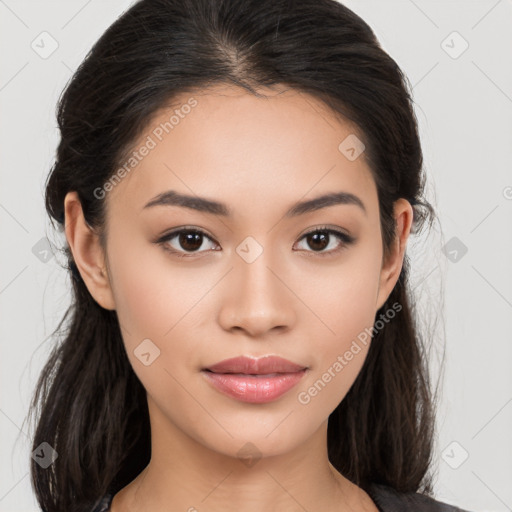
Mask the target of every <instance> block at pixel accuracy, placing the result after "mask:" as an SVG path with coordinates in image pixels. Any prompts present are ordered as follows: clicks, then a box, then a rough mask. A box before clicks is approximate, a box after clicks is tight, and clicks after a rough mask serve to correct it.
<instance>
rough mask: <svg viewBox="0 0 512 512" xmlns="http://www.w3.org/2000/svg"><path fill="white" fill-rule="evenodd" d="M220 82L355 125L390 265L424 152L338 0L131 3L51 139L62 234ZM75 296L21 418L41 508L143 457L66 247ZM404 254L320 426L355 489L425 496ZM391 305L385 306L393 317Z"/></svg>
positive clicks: (52, 196)
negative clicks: (128, 159)
mask: <svg viewBox="0 0 512 512" xmlns="http://www.w3.org/2000/svg"><path fill="white" fill-rule="evenodd" d="M218 83H230V84H235V85H237V86H239V87H243V88H244V89H246V90H247V91H249V92H250V93H252V94H255V95H258V92H257V90H259V89H260V88H261V87H264V86H269V87H270V86H272V85H274V84H284V85H286V86H288V87H290V88H293V89H295V90H298V91H301V92H305V93H309V94H311V95H313V96H315V97H316V98H318V99H320V100H322V101H323V102H324V103H325V104H326V105H327V106H329V107H330V108H331V109H332V111H333V112H335V113H337V114H339V115H340V116H343V118H345V119H348V120H350V121H352V122H353V123H354V124H355V126H357V127H358V129H359V131H360V133H359V135H360V138H361V139H362V140H363V142H364V144H365V146H366V150H365V153H364V157H365V158H366V159H367V161H368V163H369V165H370V167H371V172H372V175H373V177H374V179H375V182H376V185H377V189H378V201H379V211H380V221H381V230H382V244H383V248H384V253H385V255H386V254H388V251H389V248H390V246H391V243H392V241H393V240H394V237H395V222H394V218H393V202H394V201H395V200H397V199H398V198H405V199H407V200H408V201H409V202H410V203H411V204H412V205H413V206H414V213H415V217H414V230H415V231H414V232H418V231H419V228H420V227H421V226H423V225H424V221H425V220H430V223H431V222H432V219H433V217H434V216H435V212H434V210H433V208H432V206H431V205H430V204H429V203H428V201H427V200H426V199H425V197H424V196H423V191H424V184H425V183H424V182H425V177H424V172H423V155H422V150H421V146H420V140H419V134H418V126H417V119H416V116H415V113H414V110H413V100H412V97H411V90H412V89H411V87H410V84H409V82H408V80H407V77H406V76H404V74H403V73H402V71H401V70H400V68H399V67H398V65H397V63H396V62H395V61H394V60H393V59H392V58H391V57H390V56H389V55H388V54H387V53H386V52H385V51H384V50H383V49H382V48H381V47H380V44H379V43H378V41H377V39H376V37H375V35H374V33H373V31H372V30H371V28H370V27H369V26H368V25H367V24H366V23H365V22H364V21H363V20H362V19H361V18H360V17H358V16H357V15H356V14H355V13H353V12H352V11H351V10H349V9H348V8H347V7H345V6H343V5H342V4H340V3H338V2H337V1H334V0H297V1H291V0H141V1H139V2H137V3H136V4H134V5H133V6H132V7H131V8H130V9H129V10H127V11H126V12H125V13H123V15H122V16H120V17H119V18H118V19H117V20H116V21H115V22H114V23H113V24H112V25H111V26H110V27H109V28H108V30H107V31H106V32H105V33H104V34H103V35H102V37H101V38H100V39H99V40H98V41H97V42H96V44H95V45H94V46H93V48H92V49H91V51H90V52H89V54H88V55H87V56H86V58H85V60H84V61H83V62H82V64H81V65H80V67H79V68H78V70H77V71H76V72H75V74H74V76H73V77H72V79H71V80H70V82H69V83H68V84H67V86H66V89H65V90H64V91H63V94H62V96H61V98H60V100H59V104H58V111H57V119H58V124H59V129H60V135H61V138H60V143H59V146H58V150H57V155H56V160H55V163H54V165H53V167H52V169H51V173H50V174H49V176H48V181H47V183H46V198H45V200H46V209H47V211H48V214H49V215H50V217H51V218H52V222H53V221H55V222H57V223H58V225H57V227H58V228H60V229H62V226H63V225H64V220H65V219H64V198H65V196H66V194H67V193H68V192H69V191H77V193H78V196H79V198H80V201H81V203H82V208H83V212H84V216H85V219H86V221H87V223H88V224H89V225H90V226H91V227H93V228H95V229H97V230H98V232H99V233H104V232H103V228H104V213H105V211H104V206H105V201H104V200H101V199H98V198H97V197H96V195H95V193H94V191H95V190H96V189H97V188H98V187H101V186H102V185H103V184H104V183H105V182H106V181H107V180H108V179H109V178H110V177H111V176H112V175H113V173H114V172H115V171H116V170H117V169H118V168H119V166H120V165H121V162H122V161H123V156H124V155H126V154H127V151H128V150H129V148H130V147H131V146H132V145H133V144H134V141H136V139H137V138H138V137H139V136H140V135H141V134H142V133H143V131H144V129H145V128H146V127H147V125H148V122H149V120H150V119H151V118H152V116H153V115H154V114H155V113H156V112H157V110H158V109H159V108H161V107H162V106H164V105H166V104H168V102H169V101H170V100H172V99H173V97H174V96H175V95H177V94H178V93H183V92H184V91H194V90H199V89H202V88H206V87H208V86H210V85H214V84H218ZM62 250H63V252H64V254H65V255H66V258H67V264H66V269H67V271H68V272H69V275H70V277H71V282H72V283H73V292H74V293H73V301H72V304H71V305H70V307H69V308H68V310H67V311H66V314H65V315H64V318H63V319H62V321H61V322H60V323H59V325H58V327H57V329H56V331H55V332H54V334H55V335H58V337H59V338H60V339H59V341H58V343H57V344H56V345H55V346H54V347H53V350H52V352H51V354H50V356H49V359H48V361H47V363H46V365H45V366H44V368H43V371H42V373H41V375H40V377H39V380H38V382H37V387H36V390H35V392H34V396H33V398H32V403H31V407H30V411H29V415H32V414H34V413H36V411H37V415H38V419H37V424H36V428H35V434H34V440H33V450H35V449H36V448H38V447H40V445H41V443H45V442H46V443H48V444H49V445H50V446H51V447H52V448H53V449H54V450H55V451H56V452H57V454H58V456H57V458H56V459H55V460H54V462H53V463H52V464H51V465H50V466H49V467H46V468H45V467H42V465H40V464H39V463H38V462H36V460H35V459H31V477H32V485H33V487H34V489H35V493H36V496H37V499H38V502H39V504H40V505H41V507H42V508H43V510H45V511H46V512H57V511H58V512H63V511H66V512H67V511H69V510H74V511H77V512H80V511H84V512H85V511H89V510H91V507H92V506H93V505H94V504H96V503H97V502H98V499H99V498H100V497H101V496H102V495H104V494H105V493H106V492H107V491H111V492H117V491H118V490H120V489H122V488H123V487H124V486H126V485H127V484H128V483H129V482H131V481H132V480H133V479H134V478H135V477H136V476H137V475H138V474H139V473H140V472H141V471H142V470H143V469H144V468H145V466H146V465H147V464H148V462H149V460H150V457H151V444H150V424H149V415H148V409H147V400H146V392H145V389H144V387H143V386H142V384H141V382H140V381H139V380H138V378H137V377H136V375H135V373H134V372H133V370H132V368H131V365H130V363H129V360H128V358H127V356H126V353H125V349H124V345H123V340H122V336H121V331H120V326H119V323H118V319H117V316H116V312H115V311H109V310H106V309H103V308H102V307H101V306H99V305H98V304H97V303H96V302H95V300H94V299H93V298H92V296H91V295H90V293H89V291H88V289H87V288H86V286H85V284H84V282H83V281H82V279H81V277H80V274H79V273H78V271H77V268H76V265H75V263H74V262H73V258H72V255H71V253H70V250H69V247H67V246H66V247H64V248H63V249H62ZM408 275H409V260H408V257H407V255H406V256H405V261H404V265H403V268H402V270H401V273H400V277H399V279H398V282H397V284H396V286H395V287H394V289H393V291H392V293H391V295H390V296H389V298H388V300H387V301H386V303H385V304H384V305H383V306H382V308H381V309H380V310H379V311H378V312H377V314H376V321H377V319H379V318H380V317H381V315H383V314H384V313H385V312H386V311H388V310H390V309H396V304H399V305H400V312H399V313H397V318H396V319H395V320H391V321H387V322H383V326H382V328H380V329H375V331H374V332H373V341H372V343H371V346H370V349H369V353H368V355H367V358H366V360H365V363H364V366H363V368H362V369H361V372H360V374H359V375H358V377H357V379H356V380H355V382H354V384H353V386H352V387H351V389H350V391H349V392H348V394H347V395H346V397H345V398H344V400H343V401H342V402H341V403H340V404H339V405H338V407H337V408H336V409H335V410H334V411H333V412H332V414H331V415H330V417H329V423H328V454H329V459H330V461H331V463H332V464H333V465H334V467H335V468H336V469H337V470H338V471H339V472H341V473H342V474H343V475H344V476H346V477H347V478H348V479H350V480H351V481H353V482H354V483H356V484H357V485H359V486H360V487H362V488H366V487H367V486H368V484H369V483H380V484H385V485H388V486H391V487H393V488H394V489H396V490H398V491H400V492H407V491H420V492H422V493H424V494H429V495H431V494H432V492H433V488H432V485H433V482H432V476H431V475H430V474H429V471H430V465H431V457H432V449H433V442H434V435H435V417H434V404H435V397H434V396H433V394H432V390H431V387H430V382H429V373H428V366H427V361H426V358H425V344H424V340H423V339H422V338H421V336H420V334H419V329H418V326H417V323H416V320H415V316H414V304H413V299H412V293H411V290H410V288H409V283H408ZM393 305H395V308H394V307H393Z"/></svg>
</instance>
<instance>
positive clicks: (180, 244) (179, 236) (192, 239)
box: [155, 226, 355, 258]
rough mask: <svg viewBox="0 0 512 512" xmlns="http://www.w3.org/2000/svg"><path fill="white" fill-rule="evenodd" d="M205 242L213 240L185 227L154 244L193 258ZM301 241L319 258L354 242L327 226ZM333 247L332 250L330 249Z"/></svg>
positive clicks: (199, 231) (309, 234)
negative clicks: (334, 242) (334, 240)
mask: <svg viewBox="0 0 512 512" xmlns="http://www.w3.org/2000/svg"><path fill="white" fill-rule="evenodd" d="M333 235H334V237H335V238H337V239H338V244H337V246H336V244H333V243H332V241H333V240H332V238H333ZM205 240H209V241H211V242H213V239H212V238H211V237H210V236H208V235H207V234H206V233H205V232H204V231H202V230H201V229H198V228H186V227H185V228H180V229H176V230H174V231H171V232H170V233H167V234H166V235H164V236H162V237H161V238H159V239H158V240H157V241H156V242H155V243H156V244H159V245H162V247H163V248H164V250H166V251H168V252H170V253H172V254H173V255H176V256H178V257H180V258H182V257H190V256H194V254H195V253H201V252H205V251H204V250H201V248H203V249H204V242H205ZM302 240H306V241H307V243H308V245H309V246H310V247H312V248H313V250H312V251H306V252H313V253H317V254H318V255H319V256H327V255H331V254H335V253H338V252H339V251H341V250H343V249H345V248H346V247H347V246H348V245H350V244H352V243H353V242H354V241H355V239H354V237H352V236H350V235H348V234H347V233H344V232H343V231H339V230H338V229H333V228H329V227H327V226H321V227H319V228H316V229H314V230H313V231H309V232H308V233H306V234H305V235H303V236H302V237H301V238H300V240H299V243H300V242H301V241H302ZM171 242H172V243H171ZM214 245H215V244H214ZM333 245H334V248H332V246H333ZM329 247H331V249H330V250H327V251H326V250H325V249H326V248H329ZM213 250H214V251H218V250H219V249H215V248H214V249H213Z"/></svg>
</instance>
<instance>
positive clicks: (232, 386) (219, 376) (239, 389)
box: [201, 356, 308, 403]
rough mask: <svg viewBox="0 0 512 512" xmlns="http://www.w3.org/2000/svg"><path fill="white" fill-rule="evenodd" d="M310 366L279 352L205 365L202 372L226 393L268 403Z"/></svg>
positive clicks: (251, 400)
mask: <svg viewBox="0 0 512 512" xmlns="http://www.w3.org/2000/svg"><path fill="white" fill-rule="evenodd" d="M307 369H308V367H305V366H303V365H300V364H297V363H293V362H291V361H288V360H287V359H283V358H282V357H277V356H266V357H261V358H259V359H253V358H250V357H245V356H241V357H235V358H231V359H226V360H224V361H220V362H219V363H216V364H214V365H212V366H210V367H208V368H203V369H202V372H201V373H202V374H203V375H204V377H205V378H206V380H207V381H208V382H209V383H210V384H211V385H212V386H213V387H214V388H215V389H216V390H217V391H220V392H221V393H223V394H224V395H227V396H229V397H231V398H235V399H237V400H240V401H242V402H248V403H267V402H271V401H273V400H277V399H278V398H279V397H281V396H282V395H284V394H285V393H286V392H288V391H289V390H290V389H292V388H293V387H294V386H296V385H297V384H298V383H299V381H300V380H301V379H302V377H303V376H304V374H305V373H306V371H307Z"/></svg>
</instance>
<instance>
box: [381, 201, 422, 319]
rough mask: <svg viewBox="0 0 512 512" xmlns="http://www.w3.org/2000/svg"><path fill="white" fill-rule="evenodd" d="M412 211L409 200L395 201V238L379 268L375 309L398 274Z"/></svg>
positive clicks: (382, 301)
mask: <svg viewBox="0 0 512 512" xmlns="http://www.w3.org/2000/svg"><path fill="white" fill-rule="evenodd" d="M413 213H414V212H413V208H412V206H411V203H409V201H407V200H406V199H404V198H400V199H398V200H397V201H395V203H394V218H395V222H396V231H395V239H394V240H393V243H392V245H391V248H390V252H389V255H388V257H387V258H386V259H385V260H384V261H383V265H382V268H381V273H380V280H379V289H378V292H377V303H376V304H377V310H379V309H380V308H381V307H382V306H383V305H384V303H385V302H386V300H387V299H388V297H389V295H390V294H391V292H392V291H393V288H394V287H395V284H396V283H397V281H398V278H399V276H400V272H401V270H402V265H403V261H404V256H405V248H406V245H407V240H408V238H409V234H410V231H411V226H412V220H413Z"/></svg>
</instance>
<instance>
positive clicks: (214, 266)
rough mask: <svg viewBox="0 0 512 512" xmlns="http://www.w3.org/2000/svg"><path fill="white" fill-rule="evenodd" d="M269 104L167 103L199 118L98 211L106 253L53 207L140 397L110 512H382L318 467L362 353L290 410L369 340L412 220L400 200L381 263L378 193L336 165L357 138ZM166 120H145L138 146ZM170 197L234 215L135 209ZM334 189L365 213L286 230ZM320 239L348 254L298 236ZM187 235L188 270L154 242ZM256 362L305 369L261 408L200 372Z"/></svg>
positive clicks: (356, 168) (76, 215)
mask: <svg viewBox="0 0 512 512" xmlns="http://www.w3.org/2000/svg"><path fill="white" fill-rule="evenodd" d="M265 94H267V98H257V97H255V96H253V95H250V94H249V93H247V92H246V91H244V90H241V89H237V88H233V87H228V86H222V87H221V86H216V87H215V88H210V89H206V90H203V91H200V92H198V93H196V94H193V95H192V94H190V93H187V94H183V95H182V96H180V97H179V98H177V101H176V105H182V104H184V103H186V102H187V100H188V99H189V98H190V97H191V96H193V97H194V98H195V99H196V100H197V101H198V104H197V106H196V107H195V108H193V109H192V110H191V112H190V113H189V114H188V115H187V116H184V118H183V119H180V122H179V124H177V125H176V126H175V127H174V129H173V130H172V131H171V132H170V133H169V134H167V135H166V136H165V137H164V138H163V139H162V141H160V142H158V144H157V145H156V147H155V148H154V149H152V150H151V151H150V152H149V154H148V155H147V156H145V157H144V159H143V160H142V161H141V162H140V163H139V164H138V165H137V166H136V168H135V169H134V170H132V171H131V172H130V173H129V174H127V175H126V176H125V177H124V178H123V179H122V181H121V182H120V183H119V184H117V185H116V186H115V187H114V189H113V190H111V191H110V192H108V194H107V195H106V197H105V198H104V199H103V200H104V201H106V207H107V226H108V235H107V249H106V251H104V250H103V249H102V248H101V246H100V244H99V240H98V236H97V233H95V232H94V231H93V230H92V229H91V228H90V227H89V226H88V225H87V224H86V223H85V222H84V218H83V214H82V210H81V206H80V202H79V200H78V197H77V195H76V193H75V192H70V193H69V194H68V195H67V196H66V198H65V216H66V237H67V240H68V243H69V245H70V248H71V250H72V253H73V256H74V258H75V261H76V264H77V266H78V269H79V271H80V273H81V275H82V277H83V279H84V281H85V284H86V286H87V288H88V290H89V291H90V293H91V294H92V296H93V297H94V299H95V300H96V301H97V302H98V303H99V304H100V305H101V306H102V307H104V308H106V309H110V310H114V309H115V310H116V311H117V315H118V317H119V320H120V324H121V326H122V334H123V340H124V343H125V347H126V352H127V356H128V358H129V360H130V363H131V365H132V367H133V370H134V371H135V373H136V374H137V376H138V378H139V379H140V381H141V382H142V384H143V385H144V387H145V389H146V390H147V398H148V407H149V413H150V421H151V442H152V458H151V461H150V463H149V465H148V466H147V467H146V469H145V470H144V471H143V472H142V473H141V474H140V475H139V476H138V477H137V478H136V479H135V480H134V481H133V482H131V483H130V484H129V485H128V486H126V487H125V488H124V489H122V490H121V491H120V492H118V493H117V494H116V495H115V497H114V500H113V503H112V509H111V510H112V512H123V511H131V512H138V511H142V510H152V511H153V512H163V511H166V512H167V511H169V510H183V511H187V510H188V511H194V510H198V511H218V510H222V511H235V510H236V511H241V512H261V510H266V511H269V512H273V511H278V510H279V511H282V510H286V511H301V512H303V511H304V510H308V511H313V510H329V511H331V510H352V511H374V512H375V511H377V508H376V506H375V504H374V503H373V502H372V500H371V499H370V498H369V496H368V495H367V494H366V493H365V492H364V491H363V490H362V489H360V488H359V487H357V486H356V485H354V484H353V483H351V482H350V481H349V480H348V479H346V478H345V477H343V476H342V475H341V474H340V473H339V472H338V471H336V470H335V468H334V467H333V466H332V465H331V464H330V462H329V460H328V457H327V420H328V417H329V414H330V413H331V412H332V411H333V410H334V409H335V408H336V406H337V405H338V404H339V403H340V402H341V401H342V400H343V398H344V397H345V395H346V393H347V392H348V390H349V389H350V387H351V385H352V384H353V382H354V380H355V379H356V377H357V375H358V373H359V371H360V370H361V367H362V365H363V363H364V359H365V357H366V355H367V352H368V348H369V344H367V345H366V346H364V345H362V344H361V348H362V350H361V351H360V352H359V353H358V354H357V355H355V356H354V358H353V359H352V360H351V361H350V362H349V363H348V364H347V365H346V366H345V367H344V368H343V370H342V371H341V372H339V373H338V374H337V375H336V377H335V378H332V380H331V381H330V382H329V383H328V384H327V385H326V386H325V388H324V389H322V390H321V392H319V393H318V394H317V395H316V396H315V397H314V398H312V399H311V401H310V402H309V403H308V404H301V403H300V402H299V401H298V399H297V397H298V394H299V393H300V392H301V391H304V390H308V388H310V387H311V386H312V385H313V383H314V382H315V381H317V380H318V379H320V378H321V377H322V374H324V372H325V371H327V369H328V368H329V367H332V365H333V363H334V362H335V361H336V360H337V357H338V356H339V355H343V354H344V353H345V352H346V351H347V350H348V349H349V348H350V346H351V344H352V342H353V340H355V339H356V338H357V335H358V334H359V333H361V332H363V331H364V329H365V328H368V329H370V328H371V327H372V325H373V322H374V319H375V314H376V312H377V310H378V309H379V308H380V307H381V306H382V305H383V304H384V302H385V301H386V299H387V297H388V296H389V294H390V293H391V291H392V289H393V287H394V286H395V283H396V281H397V279H398V276H399V274H400V270H401V268H402V264H403V258H404V254H405V248H406V244H407V239H408V236H409V233H410V228H411V223H412V214H413V210H412V207H411V205H410V204H409V203H408V202H407V201H406V200H405V199H399V200H398V201H397V202H396V203H395V210H394V211H395V219H396V221H397V232H396V234H397V236H396V239H395V243H394V244H393V246H392V248H391V252H390V255H389V258H387V259H384V258H383V249H382V234H381V230H380V220H379V210H378V201H377V189H376V185H375V182H374V180H373V178H372V175H371V173H370V169H369V167H368V166H367V164H366V162H365V160H364V153H363V154H362V155H361V156H360V157H359V158H357V159H356V160H354V161H350V160H349V159H347V158H346V157H345V155H344V154H342V153H341V152H340V151H339V150H338V145H339V144H340V142H341V141H343V140H344V139H345V137H347V136H348V135H350V134H353V133H356V129H355V128H354V127H353V126H352V125H351V124H350V123H348V122H346V121H343V120H340V118H339V117H335V116H334V114H333V113H332V112H331V111H330V110H329V109H328V108H327V107H326V106H324V105H323V104H322V103H321V102H319V101H317V100H316V99H315V98H314V97H312V96H309V95H307V94H304V93H300V92H298V91H294V90H284V89H277V88H275V89H272V90H270V89H265ZM176 105H174V104H173V107H172V109H171V107H169V108H167V109H164V110H161V111H159V112H158V113H157V115H156V116H155V117H154V119H153V120H152V121H151V123H150V124H149V126H148V129H147V131H146V133H144V134H143V135H142V136H141V137H140V140H139V141H137V144H135V145H134V148H138V147H140V145H141V144H142V143H143V141H145V140H146V138H147V136H148V135H150V134H151V133H152V130H154V128H155V127H156V126H158V125H159V124H160V123H161V122H164V121H166V120H168V119H169V116H170V115H171V114H172V110H173V109H174V108H176ZM153 138H154V137H153ZM171 189H172V190H175V191H178V192H181V193H185V194H190V195H197V196H201V197H207V198H209V199H214V200H217V201H220V202H223V203H225V204H226V205H228V206H229V208H231V209H232V211H233V217H232V218H222V217H219V216H215V215H211V214H207V213H204V212H198V211H195V210H192V209H188V208H183V207H178V206H155V207H153V208H146V209H144V205H145V204H146V203H147V202H148V201H150V199H152V198H154V197H155V196H156V195H158V194H160V193H162V192H164V191H167V190H171ZM339 191H346V192H351V193H353V194H355V195H357V196H358V197H359V198H360V199H361V201H362V202H363V203H364V206H365V208H366V213H365V212H363V210H362V209H360V208H358V207H357V206H355V205H352V204H340V205H335V206H329V207H326V208H323V209H321V210H318V211H315V212H310V213H306V214H303V215H300V216H297V217H295V218H285V217H284V213H285V212H286V211H287V210H288V208H289V207H290V206H291V205H292V204H294V203H295V202H297V201H301V200H305V199H312V198H315V197H318V196H319V195H322V194H324V193H328V192H339ZM325 224H328V225H329V226H331V227H336V228H338V229H340V230H343V231H345V232H347V233H348V234H350V235H351V236H353V237H354V238H355V242H354V243H353V244H350V245H346V246H343V241H342V240H339V239H338V238H337V237H336V236H335V235H330V236H329V245H328V246H327V247H326V248H324V249H320V252H318V251H319V249H318V248H317V247H318V246H316V245H315V244H314V243H312V241H311V238H309V242H308V238H304V237H303V235H304V234H305V233H307V232H310V231H313V230H314V229H315V228H318V227H322V226H323V225H325ZM183 226H187V227H195V228H200V229H202V230H203V231H206V233H207V235H208V236H209V237H210V239H209V238H207V237H203V239H202V245H201V246H200V249H199V252H197V251H196V252H193V251H190V249H189V248H190V245H185V246H183V245H180V243H179V238H178V237H175V238H174V239H173V240H172V241H168V242H167V246H171V247H172V248H174V249H175V250H176V251H181V253H185V254H186V253H187V249H189V250H188V254H191V256H190V257H182V258H180V257H178V256H177V255H172V254H171V253H169V252H167V251H165V249H164V247H163V245H158V244H156V243H154V242H155V240H157V239H158V238H159V236H161V235H163V234H164V233H166V232H169V231H170V230H171V229H172V228H179V227H183ZM248 236H251V237H253V238H254V239H255V240H256V241H257V242H258V243H259V244H260V246H261V247H262V248H263V252H262V254H261V255H260V256H259V257H258V258H257V259H256V260H255V261H253V262H251V263H248V262H247V261H246V260H244V259H243V258H242V257H240V256H239V254H238V253H237V252H236V249H237V247H238V246H239V245H240V244H241V242H242V241H243V240H244V239H245V238H246V237H248ZM200 243H201V241H200V242H199V244H200ZM199 244H198V246H199ZM340 246H341V247H342V249H341V251H339V252H337V253H334V252H333V251H334V250H335V249H336V248H338V247H340ZM219 247H220V251H219V250H217V251H215V249H216V248H217V249H218V248H219ZM315 248H317V250H316V251H315ZM251 250H252V249H251ZM322 252H323V253H324V256H322V254H321V253H322ZM328 253H330V254H331V255H330V256H329V254H328ZM399 318H400V316H399V314H397V316H396V317H395V320H392V321H399V320H397V319H399ZM146 338H149V339H150V340H152V342H153V343H154V345H155V346H157V347H158V348H159V350H160V355H159V357H157V358H156V359H155V360H154V361H153V362H152V363H151V364H150V365H148V366H145V365H144V364H142V363H141V361H140V360H139V359H138V357H137V356H136V355H135V354H134V350H135V349H136V348H137V346H139V344H140V343H141V341H142V340H144V339H146ZM267 354H273V355H279V356H281V357H284V358H286V359H289V360H291V361H294V362H297V363H300V364H303V365H305V366H308V370H307V372H306V374H305V375H304V377H303V378H302V380H301V381H300V383H299V384H298V385H297V386H295V387H294V388H293V389H292V390H290V391H289V392H287V393H286V394H285V395H283V396H281V397H280V398H279V399H277V400H275V401H273V402H269V403H266V404H250V403H244V402H241V401H238V400H235V399H233V398H230V397H227V396H225V395H223V394H221V393H220V392H218V391H217V390H215V389H214V388H213V387H212V386H211V385H209V383H208V382H207V381H206V380H205V378H204V375H203V374H202V373H201V372H200V370H201V368H204V367H206V366H209V365H211V364H213V363H216V362H218V361H221V360H223V359H226V358H230V357H234V356H238V355H247V356H252V357H259V356H262V355H267ZM248 442H250V443H252V446H254V447H256V448H253V450H257V452H258V455H259V456H260V457H261V458H259V460H256V459H255V460H256V462H255V463H254V464H252V465H249V464H247V463H246V462H245V461H243V460H242V459H241V458H240V456H239V455H238V452H239V450H240V449H241V448H242V447H243V446H244V445H246V443H248ZM256 458H257V457H256Z"/></svg>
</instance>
